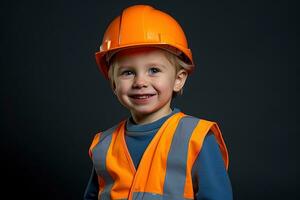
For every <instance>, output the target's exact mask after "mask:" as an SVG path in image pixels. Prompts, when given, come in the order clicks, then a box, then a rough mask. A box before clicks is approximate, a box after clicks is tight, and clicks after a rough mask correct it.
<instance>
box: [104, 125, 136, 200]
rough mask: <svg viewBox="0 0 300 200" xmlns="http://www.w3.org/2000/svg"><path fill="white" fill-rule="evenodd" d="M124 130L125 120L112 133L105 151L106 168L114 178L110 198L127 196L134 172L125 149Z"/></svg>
mask: <svg viewBox="0 0 300 200" xmlns="http://www.w3.org/2000/svg"><path fill="white" fill-rule="evenodd" d="M124 132H125V121H123V122H121V123H120V124H119V126H118V128H117V129H116V130H115V131H114V133H113V134H112V140H111V144H110V146H109V149H108V151H107V157H106V159H107V161H106V168H107V171H108V172H109V174H110V175H111V177H112V178H113V180H114V184H113V186H112V189H111V193H110V195H111V198H112V199H120V198H125V197H128V194H129V188H130V187H131V184H132V181H133V177H134V174H135V169H134V167H132V165H133V163H132V161H131V160H130V159H131V158H130V155H129V153H128V151H127V150H126V144H125V138H124V134H125V133H124Z"/></svg>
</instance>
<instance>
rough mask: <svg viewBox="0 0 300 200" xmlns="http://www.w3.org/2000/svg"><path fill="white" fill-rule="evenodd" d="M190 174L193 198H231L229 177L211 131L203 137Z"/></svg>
mask: <svg viewBox="0 0 300 200" xmlns="http://www.w3.org/2000/svg"><path fill="white" fill-rule="evenodd" d="M192 174H193V186H194V193H195V199H197V200H208V199H209V200H232V199H233V197H232V188H231V183H230V179H229V176H228V174H227V171H226V168H225V165H224V161H223V158H222V155H221V152H220V149H219V146H218V144H217V141H216V139H215V136H214V134H213V133H211V132H209V133H208V134H207V136H206V137H205V139H204V142H203V145H202V148H201V152H200V153H199V155H198V158H197V159H196V161H195V163H194V166H193V169H192Z"/></svg>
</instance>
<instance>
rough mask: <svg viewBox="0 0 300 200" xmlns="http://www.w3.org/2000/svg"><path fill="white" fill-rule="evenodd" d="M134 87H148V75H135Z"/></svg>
mask: <svg viewBox="0 0 300 200" xmlns="http://www.w3.org/2000/svg"><path fill="white" fill-rule="evenodd" d="M132 87H133V88H143V87H148V79H147V77H146V76H144V75H141V74H138V75H136V76H135V78H134V81H133V84H132Z"/></svg>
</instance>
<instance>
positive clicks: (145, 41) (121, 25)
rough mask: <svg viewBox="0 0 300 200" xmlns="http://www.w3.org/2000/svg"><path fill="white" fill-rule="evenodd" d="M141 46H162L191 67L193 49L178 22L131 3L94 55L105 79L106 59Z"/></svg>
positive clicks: (111, 24) (112, 23)
mask: <svg viewBox="0 0 300 200" xmlns="http://www.w3.org/2000/svg"><path fill="white" fill-rule="evenodd" d="M144 46H153V47H159V48H163V49H165V50H168V51H169V52H171V53H173V54H175V55H177V56H178V57H180V58H181V59H182V60H183V61H184V62H185V63H187V64H189V65H191V66H194V62H193V58H192V52H191V50H190V49H189V48H188V43H187V39H186V37H185V34H184V32H183V30H182V28H181V26H180V25H179V24H178V22H177V21H176V20H175V19H174V18H172V17H171V16H170V15H168V14H166V13H164V12H162V11H160V10H157V9H155V8H153V7H151V6H148V5H134V6H131V7H128V8H126V9H124V10H123V12H122V14H121V15H120V16H118V17H116V18H115V19H114V20H113V21H112V22H111V23H110V24H109V26H108V28H107V29H106V31H105V33H104V37H103V40H102V44H101V46H100V51H99V52H96V54H95V56H96V62H97V65H98V68H99V69H100V71H101V72H102V73H103V75H104V76H105V78H108V67H109V59H110V58H111V56H112V55H113V54H114V53H115V52H117V51H120V50H123V49H127V48H133V47H144Z"/></svg>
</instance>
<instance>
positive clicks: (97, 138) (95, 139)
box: [89, 132, 101, 158]
mask: <svg viewBox="0 0 300 200" xmlns="http://www.w3.org/2000/svg"><path fill="white" fill-rule="evenodd" d="M100 134H101V132H100V133H97V134H96V135H95V136H94V139H93V142H92V144H91V146H90V148H89V156H90V158H92V157H93V154H92V150H93V148H94V147H95V146H96V145H97V144H98V142H99V138H100Z"/></svg>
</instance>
